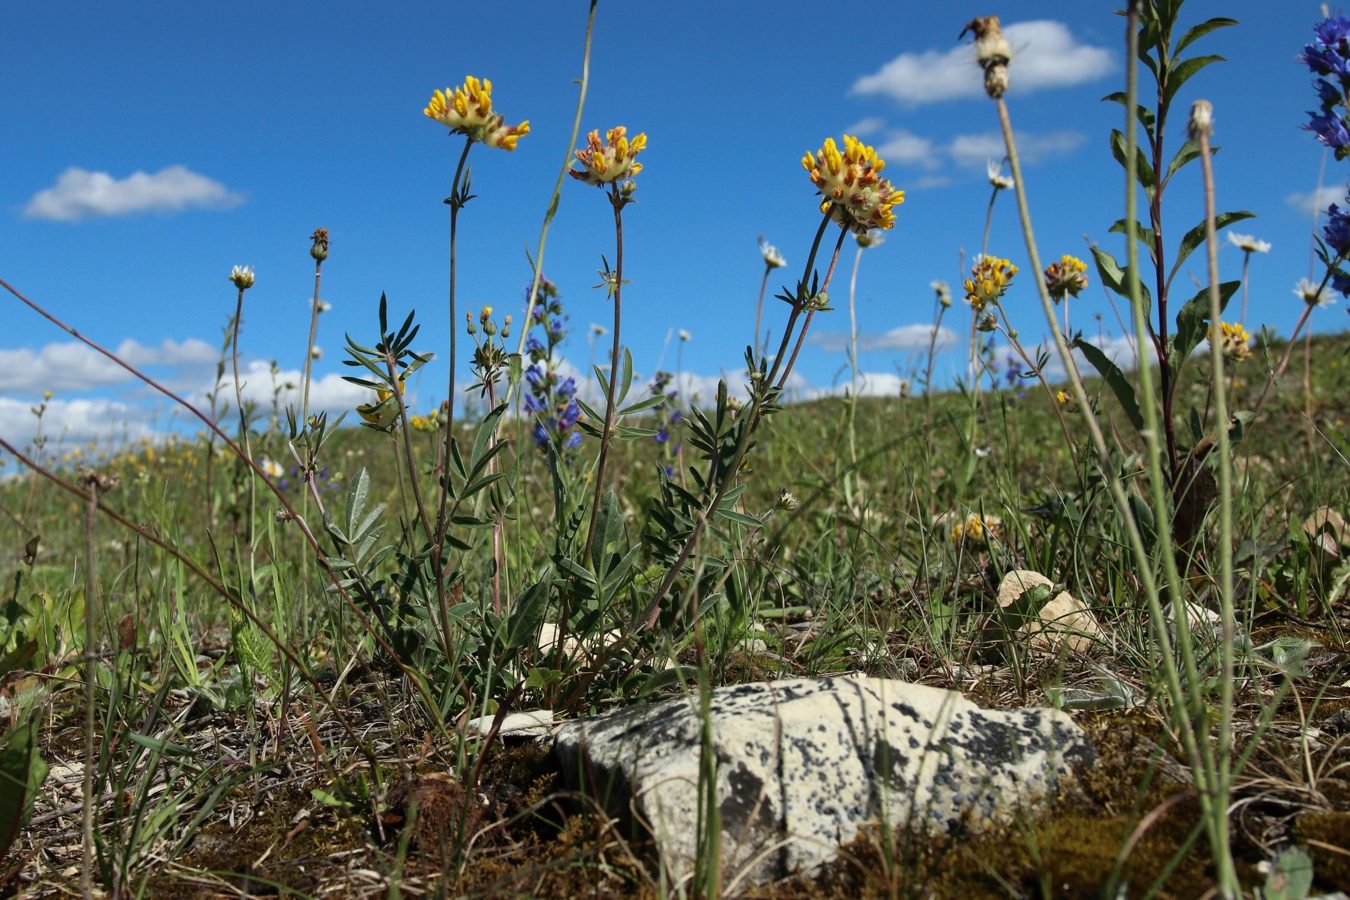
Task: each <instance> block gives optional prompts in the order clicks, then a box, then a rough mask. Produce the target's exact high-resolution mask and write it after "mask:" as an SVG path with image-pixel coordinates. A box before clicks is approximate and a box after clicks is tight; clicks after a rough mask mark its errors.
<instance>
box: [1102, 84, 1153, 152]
mask: <svg viewBox="0 0 1350 900" xmlns="http://www.w3.org/2000/svg"><path fill="white" fill-rule="evenodd" d="M1127 99H1128V98H1127V97H1126V95H1125V92H1124V91H1116V92H1115V93H1114V94H1107V95H1106V96H1105V97H1103V98H1102V102H1103V103H1105V102H1107V101H1110V102H1112V103H1119V104H1120V105H1121V106H1124V105H1125V103H1126V101H1127ZM1134 111H1135V115H1136V117H1138V119H1139V124H1140V125H1142V126H1144V131H1145V132H1147V134H1148V139H1149V143H1152V142H1153V128H1154V126H1155V125H1156V123H1157V117H1156V116H1154V115H1153V110H1151V109H1149V108H1148V107H1147V106H1145V105H1144V104H1142V103H1136V104H1135V107H1134Z"/></svg>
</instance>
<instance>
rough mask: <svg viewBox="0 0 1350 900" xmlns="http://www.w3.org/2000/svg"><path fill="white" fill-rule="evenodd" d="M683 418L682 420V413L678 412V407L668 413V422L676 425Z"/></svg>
mask: <svg viewBox="0 0 1350 900" xmlns="http://www.w3.org/2000/svg"><path fill="white" fill-rule="evenodd" d="M683 420H684V413H682V412H680V411H679V410H678V409H677V410H675V411H674V412H673V413H671V414H670V424H672V425H678V424H680V422H681V421H683Z"/></svg>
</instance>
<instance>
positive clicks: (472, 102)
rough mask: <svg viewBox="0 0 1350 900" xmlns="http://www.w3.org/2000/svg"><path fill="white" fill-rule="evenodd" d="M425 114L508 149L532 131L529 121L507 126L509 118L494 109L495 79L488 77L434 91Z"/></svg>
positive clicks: (474, 137)
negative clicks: (493, 90)
mask: <svg viewBox="0 0 1350 900" xmlns="http://www.w3.org/2000/svg"><path fill="white" fill-rule="evenodd" d="M422 113H423V114H424V115H425V116H427V117H428V118H430V119H435V120H436V121H437V122H440V123H441V124H442V125H444V126H446V127H447V128H449V129H450V130H451V131H452V132H454V133H456V134H463V135H467V136H468V138H469V139H470V140H473V141H478V142H480V143H483V144H487V145H488V146H489V147H500V148H501V149H503V150H508V151H510V150H514V149H516V141H517V140H519V139H520V136H521V135H525V134H529V133H530V123H529V121H528V120H527V121H524V122H521V123H520V124H519V125H507V124H506V117H505V116H503V115H499V114H497V113H496V112H494V111H493V109H492V82H491V81H489V80H487V79H486V78H484V79H483V80H482V81H481V82H480V81H479V80H478V79H477V78H474V77H473V76H472V75H470V76H468V77H467V78H465V79H464V84H462V85H460V86H459V87H457V88H453V89H452V88H446V89H445V91H444V92H442V91H434V92H432V95H431V101H430V102H429V103H428V104H427V108H426V109H424V110H422Z"/></svg>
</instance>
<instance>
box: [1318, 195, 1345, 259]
mask: <svg viewBox="0 0 1350 900" xmlns="http://www.w3.org/2000/svg"><path fill="white" fill-rule="evenodd" d="M1322 238H1323V239H1324V240H1325V241H1326V242H1327V246H1328V247H1330V248H1331V249H1332V250H1335V251H1336V255H1337V256H1345V255H1347V254H1348V253H1350V210H1343V209H1341V208H1340V207H1338V206H1337V205H1336V204H1335V203H1333V204H1331V206H1330V207H1328V208H1327V224H1325V225H1323V226H1322Z"/></svg>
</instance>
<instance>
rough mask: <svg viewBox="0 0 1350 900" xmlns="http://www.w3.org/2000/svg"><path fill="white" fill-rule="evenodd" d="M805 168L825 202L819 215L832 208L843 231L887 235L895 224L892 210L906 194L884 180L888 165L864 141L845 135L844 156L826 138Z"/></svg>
mask: <svg viewBox="0 0 1350 900" xmlns="http://www.w3.org/2000/svg"><path fill="white" fill-rule="evenodd" d="M802 168H804V169H806V171H807V172H808V173H810V175H811V183H812V184H814V185H815V186H816V188H817V189H819V191H820V196H821V197H823V198H824V199H823V200H822V201H821V204H820V211H821V212H825V211H826V210H829V209H830V207H831V204H833V207H834V208H833V211H832V212H831V218H833V219H834V221H835V222H837V223H838V224H839V226H840V227H842V228H847V229H849V230H850V231H852V232H853V233H854V234H866V233H867V231H868V229H870V228H879V229H881V230H883V231H884V230H886V229H889V228H890V227H892V226H893V225H894V224H895V214H894V213H893V212H892V211H891V210H892V208H893V207H895V206H897V205H898V204H901V203H904V202H905V192H904V191H898V190H896V189H895V187H894V186H892V185H891V182H890V180H889V179H886V178H882V177H881V170H882V169H884V168H886V161H885V160H883V159H881V158H880V157H878V156H877V151H876V150H874V149H873V148H871V147H869V146H868V145H866V144H864V143H863V142H862V141H860V140H858V139H857V138H855V137H853V136H852V135H848V134H846V135H844V152H843V153H840V152H839V147H838V146H837V145H836V144H835V142H834V138H826V139H825V143H824V145H823V146H822V147H821V148H820V151H819V152H818V153H814V154H813V153H807V154H806V155H805V156H803V157H802Z"/></svg>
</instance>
